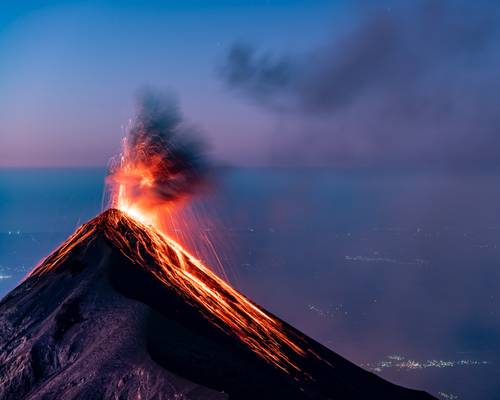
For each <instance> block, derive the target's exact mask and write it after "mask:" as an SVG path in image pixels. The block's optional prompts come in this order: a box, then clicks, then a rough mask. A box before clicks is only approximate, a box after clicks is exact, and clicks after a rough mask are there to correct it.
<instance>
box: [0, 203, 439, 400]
mask: <svg viewBox="0 0 500 400" xmlns="http://www.w3.org/2000/svg"><path fill="white" fill-rule="evenodd" d="M227 398H230V399H271V398H272V399H407V400H412V399H415V400H420V399H421V400H424V399H432V398H433V397H432V396H430V395H428V394H427V393H424V392H419V391H414V390H410V389H405V388H402V387H400V386H397V385H394V384H391V383H389V382H387V381H385V380H383V379H381V378H379V377H377V376H376V375H374V374H372V373H370V372H367V371H365V370H363V369H361V368H359V367H357V366H355V365H354V364H352V363H350V362H349V361H347V360H345V359H344V358H342V357H340V356H339V355H337V354H335V353H333V352H332V351H330V350H328V349H327V348H325V347H324V346H322V345H321V344H319V343H317V342H315V341H314V340H312V339H310V338H308V337H307V336H305V335H304V334H302V333H301V332H299V331H298V330H296V329H294V328H293V327H291V326H289V325H288V324H286V323H285V322H283V321H281V320H279V319H278V318H277V317H275V316H273V315H272V314H270V313H269V312H267V311H265V310H264V309H262V308H261V307H259V306H258V305H256V304H254V303H253V302H251V301H250V300H248V299H247V298H246V297H245V296H243V295H242V294H240V293H239V292H237V291H236V290H234V289H233V288H232V287H231V286H229V285H228V284H227V283H226V282H224V281H223V280H221V279H220V278H218V277H217V276H216V275H215V274H213V273H212V272H211V271H210V270H209V269H208V268H207V267H205V266H204V265H203V264H202V263H201V262H200V261H199V260H196V259H195V258H193V257H192V256H191V255H190V254H189V253H187V252H186V251H185V250H184V249H183V248H182V247H181V246H180V245H178V244H177V243H176V242H175V241H173V240H171V239H170V238H168V237H167V236H165V235H163V234H162V233H160V232H158V231H156V230H155V229H154V228H152V227H150V226H147V225H144V224H142V223H141V222H138V221H136V220H135V219H133V218H131V217H130V216H128V215H127V214H125V213H123V212H121V211H118V210H115V209H111V210H108V211H105V212H104V213H102V214H101V215H99V216H98V217H96V218H94V219H93V220H91V221H90V222H88V223H86V224H84V225H82V227H80V228H79V229H78V230H77V231H76V232H75V233H74V234H73V235H72V236H71V237H70V238H68V239H67V240H66V242H64V243H63V244H62V245H61V246H60V247H59V248H58V249H57V250H55V251H54V253H52V254H51V255H50V256H49V257H47V258H46V259H45V260H44V261H43V262H42V263H41V264H40V265H39V266H38V267H36V268H35V269H34V270H33V272H32V273H31V274H30V275H29V276H28V277H27V278H26V279H25V280H24V282H22V283H21V284H20V285H19V286H18V287H17V288H15V289H14V290H13V291H12V292H10V293H9V294H8V295H7V296H6V297H5V298H4V299H3V300H2V301H1V303H0V399H1V400H7V399H13V400H14V399H15V400H18V399H33V400H35V399H37V400H38V399H47V400H48V399H193V400H194V399H214V400H215V399H227Z"/></svg>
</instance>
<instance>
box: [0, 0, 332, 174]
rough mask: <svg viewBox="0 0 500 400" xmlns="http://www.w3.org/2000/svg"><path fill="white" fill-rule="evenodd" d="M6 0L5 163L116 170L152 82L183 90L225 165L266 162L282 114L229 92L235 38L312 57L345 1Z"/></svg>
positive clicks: (1, 152)
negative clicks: (140, 94)
mask: <svg viewBox="0 0 500 400" xmlns="http://www.w3.org/2000/svg"><path fill="white" fill-rule="evenodd" d="M5 3H6V2H2V5H0V59H1V60H2V62H1V63H0V87H2V93H1V95H0V119H1V120H2V126H1V127H0V129H1V136H0V165H4V166H26V165H30V166H35V165H42V166H47V165H62V166H65V165H105V164H106V162H107V160H108V158H109V157H110V156H111V155H113V154H114V153H115V152H116V151H117V149H118V146H119V141H120V137H121V136H122V134H123V132H122V128H121V127H122V126H123V125H126V123H127V120H128V119H129V118H131V117H132V116H133V100H134V96H135V93H136V92H137V90H138V89H140V88H141V87H143V86H144V85H148V86H152V87H158V88H168V89H173V90H174V91H175V92H176V93H177V95H178V97H179V100H180V103H181V107H182V110H183V112H184V114H185V116H186V118H187V120H188V121H190V122H191V123H193V124H195V125H197V126H198V127H199V128H200V129H201V130H202V131H203V134H204V136H205V137H206V138H207V141H208V142H209V143H211V148H212V152H213V155H214V157H215V158H216V159H218V160H221V161H228V162H231V163H241V164H263V163H264V164H265V163H266V162H267V159H268V157H269V152H270V151H271V147H272V143H271V140H270V139H269V137H270V136H272V135H273V134H274V131H275V130H276V124H277V118H276V116H275V115H272V114H271V113H269V112H267V111H266V110H262V109H261V108H258V107H256V106H254V105H252V104H251V102H248V101H242V99H241V98H238V96H236V95H235V94H234V93H232V92H231V91H229V90H227V88H225V87H224V85H223V84H222V83H221V80H220V79H219V77H218V72H217V71H218V66H219V65H220V64H221V62H222V60H223V59H224V56H225V54H226V53H227V51H228V49H229V47H230V46H231V45H232V44H233V43H234V42H248V43H252V44H253V45H255V46H258V47H261V48H263V49H265V50H266V51H290V52H302V51H305V50H306V49H308V48H310V47H311V46H313V45H314V44H315V43H318V42H320V41H321V40H322V38H323V37H324V36H325V35H327V33H328V32H329V31H331V27H332V21H335V19H336V18H337V20H339V21H340V19H341V18H340V17H339V15H341V14H340V13H339V10H341V8H342V7H341V6H339V5H338V4H336V3H335V2H326V1H325V2H323V1H318V2H310V1H214V2H210V1H182V2H173V1H172V2H170V1H164V2H154V1H135V2H133V1H129V2H127V1H125V2H124V1H119V2H118V1H53V2H50V1H49V2H47V1H46V2H40V1H28V2H9V3H11V4H10V5H9V4H5Z"/></svg>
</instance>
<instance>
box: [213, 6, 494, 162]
mask: <svg viewBox="0 0 500 400" xmlns="http://www.w3.org/2000/svg"><path fill="white" fill-rule="evenodd" d="M494 3H495V2H489V3H488V2H474V3H465V2H460V1H445V0H443V1H438V0H435V1H418V2H417V1H412V2H404V3H403V2H400V3H396V4H395V5H394V6H392V7H390V6H387V3H386V4H385V6H382V5H381V3H380V5H379V7H378V8H373V7H364V8H363V10H364V11H363V12H359V13H358V14H356V17H355V18H353V22H352V24H351V27H352V29H351V30H349V31H345V32H343V33H337V34H336V35H335V36H334V37H333V38H331V39H330V40H328V41H327V43H326V44H324V45H323V46H319V47H318V48H317V49H315V50H313V51H311V52H310V53H309V54H303V55H302V56H272V55H269V54H259V52H258V51H256V50H255V49H254V48H252V47H251V46H246V45H241V44H236V45H234V46H233V47H232V48H231V49H230V51H229V53H228V56H227V59H226V60H225V63H224V64H223V67H222V77H223V79H224V81H225V83H226V84H227V85H228V86H229V87H230V88H232V89H234V90H235V91H238V92H239V93H240V94H243V95H244V96H246V97H247V98H249V99H251V100H252V101H254V102H256V103H258V104H260V105H262V106H264V107H266V108H268V109H271V110H274V111H277V112H279V114H280V116H281V118H282V120H284V121H285V123H284V128H283V127H281V129H280V130H281V131H284V130H287V131H289V132H290V133H291V136H292V137H294V138H295V139H296V142H295V149H294V148H293V146H292V148H285V151H286V152H288V153H291V154H294V157H295V156H296V153H297V152H294V150H297V147H298V148H299V150H300V152H301V154H302V155H303V156H304V157H307V156H309V157H311V158H314V159H322V160H324V161H328V162H334V163H335V162H340V163H368V164H373V163H382V164H383V163H392V162H402V163H413V164H422V163H430V164H431V163H443V164H446V163H454V164H459V165H470V164H477V163H479V164H482V165H484V164H500V162H499V161H500V157H499V152H500V135H499V129H500V112H499V110H500V75H499V74H498V71H499V70H500V17H499V13H500V11H499V7H498V5H496V4H494ZM297 126H300V128H297Z"/></svg>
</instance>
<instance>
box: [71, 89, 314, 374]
mask: <svg viewBox="0 0 500 400" xmlns="http://www.w3.org/2000/svg"><path fill="white" fill-rule="evenodd" d="M194 137H195V136H193V134H192V131H190V130H189V129H187V128H186V127H185V126H184V125H183V124H182V119H181V118H180V116H179V113H178V111H177V108H176V107H175V104H174V103H173V102H172V100H171V99H170V98H166V97H163V96H158V95H154V94H151V93H145V94H143V96H142V98H141V102H140V105H139V110H138V114H137V117H136V119H135V120H134V121H133V124H132V126H131V128H130V129H129V131H128V133H127V136H126V137H125V138H124V140H123V149H122V153H121V154H120V155H119V157H117V158H115V159H114V160H113V161H112V163H111V165H110V171H109V175H108V177H107V179H106V183H107V187H108V190H109V193H110V208H115V209H118V210H120V211H122V212H123V213H124V215H126V217H125V216H123V214H116V215H115V216H114V218H112V223H111V224H105V226H106V228H105V229H104V233H105V235H106V237H107V238H108V239H109V240H110V241H111V242H113V244H115V245H116V246H117V247H118V248H120V249H123V250H124V251H123V252H124V254H130V252H131V251H132V252H134V251H135V252H136V253H138V254H137V256H138V259H141V260H144V259H145V257H146V256H147V257H148V258H152V259H153V260H155V263H156V264H157V265H158V266H160V269H159V270H158V271H156V272H155V273H154V275H155V276H156V278H158V279H159V280H160V281H161V282H162V283H163V284H164V285H166V286H170V287H174V289H175V290H177V291H178V292H179V294H181V295H182V296H185V297H187V298H188V300H189V301H190V302H192V303H194V304H196V305H197V306H199V307H201V308H202V309H203V310H204V313H205V315H206V316H207V318H209V319H210V320H212V321H214V318H215V322H214V323H215V324H216V325H217V326H218V327H219V328H220V329H222V330H224V331H227V333H229V334H233V335H236V336H237V337H238V338H239V339H240V340H241V341H242V342H244V343H245V344H246V345H247V346H248V347H249V348H250V349H251V350H252V351H254V352H255V353H257V355H259V356H260V357H262V358H263V359H265V360H266V361H268V362H270V363H272V364H273V365H275V367H277V368H279V369H281V370H284V371H286V372H288V373H292V374H293V375H295V376H296V377H297V376H298V375H301V371H300V369H299V368H298V367H297V365H296V363H294V362H293V361H292V359H291V357H290V356H289V355H290V353H292V354H295V356H300V357H303V356H305V355H306V354H308V355H310V356H311V355H312V356H315V354H314V353H310V352H308V350H306V349H303V348H302V347H301V338H300V337H298V336H297V337H288V336H287V335H286V334H284V333H282V331H283V329H282V324H281V322H280V321H279V320H277V319H276V318H275V317H273V316H272V315H270V314H268V313H267V312H266V311H264V310H263V309H261V308H260V307H259V306H257V305H256V304H254V303H253V302H251V301H250V300H248V299H247V298H246V297H245V296H243V295H242V294H241V293H239V292H238V291H236V290H235V289H233V288H232V287H231V286H230V285H229V283H227V282H226V281H224V280H223V279H221V278H220V277H219V276H217V275H216V274H215V273H214V272H212V270H211V269H210V268H208V267H207V266H206V265H205V264H204V263H203V262H202V261H200V260H199V259H197V258H196V257H194V256H193V255H191V254H190V253H189V252H188V251H187V250H186V248H185V247H184V246H183V245H181V244H180V243H179V242H178V241H176V240H174V239H173V237H172V232H171V230H170V229H169V226H170V227H171V226H172V224H169V223H168V221H172V219H175V218H176V216H177V215H178V213H177V211H178V210H179V209H180V208H181V207H182V206H183V204H184V203H185V202H186V201H187V200H188V199H189V198H190V196H191V195H193V194H194V193H195V192H196V191H197V190H199V189H200V187H202V186H203V184H204V183H206V171H207V162H206V159H205V157H204V153H203V151H202V150H203V146H202V145H201V142H200V141H198V140H195V139H194ZM120 224H127V225H128V227H129V230H130V229H132V230H133V231H134V232H136V235H135V239H134V240H137V241H138V243H139V244H136V245H135V248H133V247H132V245H131V244H130V242H129V239H128V238H127V237H124V236H122V235H120V230H119V229H116V227H117V226H118V225H120ZM86 229H89V230H93V229H95V227H92V226H89V227H87V228H86ZM80 234H81V233H80ZM84 236H86V235H84ZM125 250H126V251H125ZM142 253H145V254H142ZM294 358H295V357H294Z"/></svg>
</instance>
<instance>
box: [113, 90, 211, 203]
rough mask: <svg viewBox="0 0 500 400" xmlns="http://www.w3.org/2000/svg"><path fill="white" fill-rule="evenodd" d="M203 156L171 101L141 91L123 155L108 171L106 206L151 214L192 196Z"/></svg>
mask: <svg viewBox="0 0 500 400" xmlns="http://www.w3.org/2000/svg"><path fill="white" fill-rule="evenodd" d="M205 154H206V153H205V145H204V143H203V142H202V141H201V140H200V137H199V135H198V133H197V132H196V131H195V130H194V129H193V128H191V127H189V126H188V125H187V124H186V123H185V122H184V121H183V118H182V115H181V113H180V111H179V108H178V105H177V102H176V100H175V97H174V96H173V95H171V94H170V93H165V92H158V91H153V90H150V89H148V90H143V91H142V92H141V93H140V95H139V97H138V103H137V114H136V117H135V119H134V120H133V121H132V123H131V126H130V128H129V130H128V133H127V136H126V138H125V139H124V143H123V152H122V153H121V154H120V156H119V157H118V158H115V159H114V160H113V162H112V163H111V166H110V170H109V174H108V178H107V182H108V183H109V184H110V185H111V191H112V197H113V200H112V202H113V203H115V204H114V205H115V206H116V205H117V204H116V203H117V202H122V203H123V202H124V201H126V202H127V205H128V206H134V205H138V206H139V207H140V208H141V209H144V208H147V209H151V208H154V207H156V206H160V205H164V204H168V203H172V202H173V201H176V200H178V199H180V198H184V197H186V196H189V195H191V194H193V193H194V192H195V191H197V190H199V189H200V187H201V186H202V185H203V184H204V183H205V182H206V179H207V172H208V162H207V158H206V156H205ZM122 206H123V204H122Z"/></svg>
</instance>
